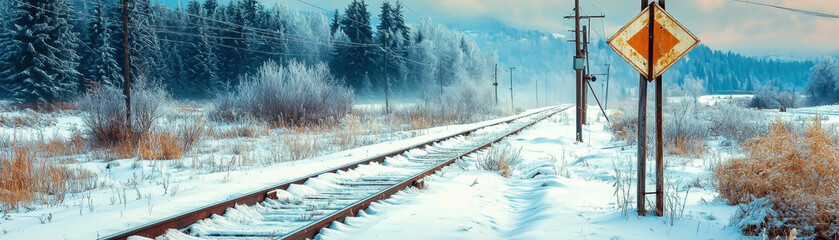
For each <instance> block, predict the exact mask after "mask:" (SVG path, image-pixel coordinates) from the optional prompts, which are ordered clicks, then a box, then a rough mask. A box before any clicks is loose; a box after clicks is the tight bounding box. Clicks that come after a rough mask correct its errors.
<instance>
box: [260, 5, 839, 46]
mask: <svg viewBox="0 0 839 240" xmlns="http://www.w3.org/2000/svg"><path fill="white" fill-rule="evenodd" d="M263 1H264V2H267V3H271V4H273V3H274V2H284V3H287V4H288V5H289V6H291V7H292V8H297V9H302V10H304V11H317V9H314V8H312V7H311V6H307V5H302V4H300V3H299V2H298V1H292V0H263ZM390 1H391V2H395V0H390ZM750 1H755V2H762V3H767V4H775V5H782V6H787V7H791V8H801V9H806V10H811V11H819V12H825V13H833V14H839V4H836V0H806V1H802V0H750ZM348 2H349V0H321V1H316V2H314V3H315V4H317V5H321V6H322V7H325V8H327V9H335V8H338V9H344V8H345V7H346V4H347V3H348ZM366 2H367V4H369V8H368V9H369V10H370V11H371V13H373V15H376V12H377V11H378V6H379V5H380V4H381V0H369V1H366ZM402 2H403V3H404V4H405V5H407V6H408V7H409V8H411V9H413V10H414V11H415V12H416V13H417V14H416V15H414V14H413V13H406V16H408V17H409V20H412V19H413V20H416V19H417V18H420V17H431V18H434V19H435V20H438V21H445V20H450V19H462V18H464V17H474V16H479V15H489V16H492V17H495V18H497V19H500V20H502V21H504V22H506V23H508V24H509V25H511V26H514V27H518V28H526V29H535V30H543V31H547V32H566V30H569V29H572V28H573V21H571V20H568V19H563V16H566V15H572V14H573V9H574V2H573V1H559V0H522V1H510V0H416V1H415V0H403V1H402ZM580 2H581V9H582V10H583V12H584V14H588V15H599V14H601V13H602V14H605V15H606V19H604V20H602V21H603V22H600V21H601V20H592V25H593V26H592V27H593V28H597V29H600V27H599V26H600V24H601V23H602V24H603V26H604V27H603V28H604V29H605V33H603V34H604V35H606V37H609V36H611V35H613V34H614V32H615V31H617V30H618V29H620V27H622V26H623V25H624V24H626V23H627V22H629V20H631V19H632V18H633V17H635V15H637V14H638V12H639V10H640V7H641V6H640V1H627V0H580ZM667 11H668V12H669V13H670V14H671V15H673V17H675V18H676V19H677V20H678V21H679V22H680V23H682V24H683V25H685V26H686V27H687V28H688V29H689V30H690V31H691V32H693V33H694V34H695V35H697V36H698V37H699V38H700V39H701V40H702V42H703V43H706V44H708V45H709V46H710V47H711V48H714V49H720V50H732V51H735V52H741V53H745V54H752V55H765V54H793V55H800V56H801V55H809V56H815V55H820V54H839V41H837V40H836V39H837V38H839V19H826V18H819V17H814V16H809V15H803V14H798V13H793V12H790V11H784V10H780V9H774V8H769V7H762V6H758V5H753V4H747V3H739V2H734V1H730V0H694V1H675V0H671V1H668V2H667Z"/></svg>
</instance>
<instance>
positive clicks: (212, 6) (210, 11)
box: [204, 0, 218, 17]
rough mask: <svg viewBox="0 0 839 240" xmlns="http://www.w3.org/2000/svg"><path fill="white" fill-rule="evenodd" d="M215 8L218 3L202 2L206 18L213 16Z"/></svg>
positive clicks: (213, 1) (214, 1) (212, 1)
mask: <svg viewBox="0 0 839 240" xmlns="http://www.w3.org/2000/svg"><path fill="white" fill-rule="evenodd" d="M217 8H218V1H216V0H206V1H204V10H205V11H207V16H208V17H213V16H215V14H216V9H217Z"/></svg>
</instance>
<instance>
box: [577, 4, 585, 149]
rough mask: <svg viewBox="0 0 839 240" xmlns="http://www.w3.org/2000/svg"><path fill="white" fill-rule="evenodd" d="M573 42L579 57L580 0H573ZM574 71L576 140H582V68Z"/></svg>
mask: <svg viewBox="0 0 839 240" xmlns="http://www.w3.org/2000/svg"><path fill="white" fill-rule="evenodd" d="M574 44H575V45H576V48H577V49H576V51H577V52H576V53H577V55H576V58H577V59H580V58H582V57H583V52H582V49H581V48H580V0H574ZM574 72H576V74H577V78H575V79H576V81H575V82H576V83H577V111H576V113H577V123H576V124H577V125H576V126H577V142H583V120H582V117H584V116H583V115H582V114H583V106H582V105H583V99H582V96H580V95H581V94H585V89H583V87H582V86H583V85H582V83H583V70H582V69H576V70H575V71H574Z"/></svg>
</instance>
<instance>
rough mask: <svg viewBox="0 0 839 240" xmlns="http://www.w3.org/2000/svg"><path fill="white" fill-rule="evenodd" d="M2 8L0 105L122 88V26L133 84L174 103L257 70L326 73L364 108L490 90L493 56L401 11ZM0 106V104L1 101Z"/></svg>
mask: <svg viewBox="0 0 839 240" xmlns="http://www.w3.org/2000/svg"><path fill="white" fill-rule="evenodd" d="M122 1H123V0H7V1H2V2H0V15H2V17H0V49H3V52H2V55H0V94H1V95H0V96H7V97H6V98H7V99H11V100H14V101H17V102H55V101H65V100H69V99H71V98H73V97H75V96H76V95H78V94H79V93H82V92H84V91H85V90H86V89H89V88H91V87H94V86H97V85H110V86H117V87H119V86H121V85H122V84H123V74H122V73H123V67H124V63H123V62H124V60H123V59H124V57H125V55H124V52H125V46H126V44H125V39H126V36H125V35H126V33H125V32H124V30H123V23H124V22H123V14H127V15H128V19H129V21H128V33H127V35H128V38H127V39H128V44H127V45H128V50H129V55H130V61H131V65H130V74H131V75H130V77H131V79H132V82H133V81H135V80H139V81H148V82H155V83H160V84H162V85H163V86H165V87H166V89H167V90H168V91H169V92H171V93H172V94H173V96H175V97H178V98H204V97H211V96H212V95H213V94H215V93H216V92H219V91H224V90H226V89H232V87H235V86H237V85H238V84H239V82H240V81H241V80H240V79H247V78H246V76H247V75H248V74H253V72H254V71H255V70H256V69H257V67H258V66H261V65H262V64H263V62H265V61H268V60H272V61H274V62H277V63H279V64H283V65H285V64H288V63H290V62H292V61H297V62H301V63H304V64H307V65H315V64H318V63H327V65H328V66H329V69H330V70H331V72H332V73H333V74H334V75H335V76H337V77H338V78H339V79H342V81H343V84H344V85H345V86H348V87H352V88H354V89H356V93H357V95H362V96H369V95H375V94H378V93H379V92H383V90H384V89H385V88H388V89H389V90H393V92H396V93H397V94H403V95H419V94H421V93H422V92H427V91H430V90H429V89H436V88H432V87H436V86H438V85H451V84H454V83H456V82H458V81H461V80H464V79H470V80H478V81H482V80H486V79H488V78H489V76H490V75H489V74H490V73H489V70H490V69H491V67H489V66H491V65H493V64H494V63H495V61H496V57H495V55H494V54H485V53H482V52H480V51H479V49H478V47H477V45H476V44H475V43H474V42H472V40H470V39H469V38H468V37H467V36H466V35H464V34H463V33H461V32H458V31H454V30H451V29H448V28H446V27H444V26H443V25H441V24H437V23H434V22H432V21H431V20H430V19H423V20H420V21H419V22H417V23H415V24H409V23H406V22H405V18H404V15H403V5H402V4H401V3H400V2H398V1H397V2H395V3H390V2H383V3H382V4H381V6H380V7H379V9H378V10H379V12H378V19H379V23H378V24H377V25H376V26H375V28H374V26H373V23H372V22H371V13H370V11H369V10H368V7H369V6H368V5H367V4H366V3H365V2H364V1H363V0H361V1H359V0H353V1H351V2H350V3H349V4H348V5H347V7H346V8H345V9H343V11H341V10H338V9H336V10H334V11H332V12H330V13H328V14H329V16H328V15H327V13H324V12H314V13H310V12H300V11H296V10H290V9H288V8H287V7H285V6H282V5H275V6H272V7H266V6H264V5H262V4H261V3H260V2H259V1H258V0H234V1H231V2H229V3H227V4H220V3H218V1H217V0H204V1H202V2H199V1H197V0H190V1H189V2H187V4H186V6H185V7H182V6H180V5H179V6H177V7H175V8H171V7H168V6H165V5H160V4H152V3H151V2H150V0H129V2H128V3H129V6H128V8H127V11H125V12H124V11H123V7H122V6H123V2H122ZM0 98H2V97H0Z"/></svg>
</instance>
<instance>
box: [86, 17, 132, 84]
mask: <svg viewBox="0 0 839 240" xmlns="http://www.w3.org/2000/svg"><path fill="white" fill-rule="evenodd" d="M90 16H92V19H91V20H90V21H89V22H88V26H87V31H88V33H87V38H86V39H85V41H86V42H87V45H88V47H89V49H88V48H82V49H87V51H84V52H85V57H84V65H83V66H81V67H82V69H83V71H82V75H83V77H84V78H85V79H88V80H90V81H93V82H96V83H98V84H104V85H119V84H122V75H121V74H120V67H119V65H118V64H117V60H116V58H114V54H115V52H116V49H115V48H114V47H113V46H112V44H113V43H112V42H111V30H110V29H109V25H110V24H111V22H110V19H108V16H107V5H106V3H105V1H103V0H98V1H96V2H95V3H94V5H93V8H92V9H91V12H90Z"/></svg>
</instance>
